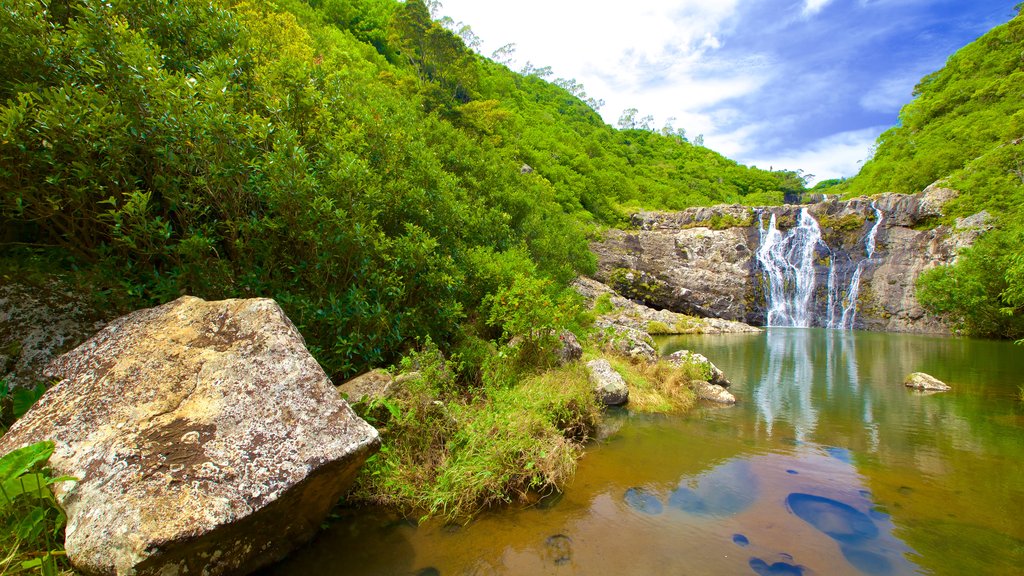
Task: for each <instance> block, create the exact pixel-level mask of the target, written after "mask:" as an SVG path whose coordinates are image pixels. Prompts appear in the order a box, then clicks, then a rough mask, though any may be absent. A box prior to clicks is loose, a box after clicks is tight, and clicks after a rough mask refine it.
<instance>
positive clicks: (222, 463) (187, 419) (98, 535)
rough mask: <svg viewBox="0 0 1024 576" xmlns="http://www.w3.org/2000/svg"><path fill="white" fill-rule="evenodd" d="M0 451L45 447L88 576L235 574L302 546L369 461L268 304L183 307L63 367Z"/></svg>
mask: <svg viewBox="0 0 1024 576" xmlns="http://www.w3.org/2000/svg"><path fill="white" fill-rule="evenodd" d="M48 372H49V374H50V375H52V376H54V377H59V378H61V381H60V382H59V383H58V384H57V385H56V386H54V387H53V388H52V389H50V390H49V391H48V392H47V393H46V394H45V395H44V396H43V398H42V399H40V401H39V402H38V403H37V405H36V406H35V407H34V408H33V409H32V410H31V411H29V413H28V414H26V415H25V416H24V417H23V418H22V419H21V420H19V421H18V422H17V423H16V424H15V425H14V426H13V427H12V428H11V430H10V432H9V433H8V434H7V435H6V436H4V437H3V438H0V453H5V452H7V451H9V450H12V449H14V448H17V447H19V446H23V445H26V444H30V443H32V442H35V441H38V440H41V439H52V440H53V441H54V442H55V444H56V451H55V452H54V455H53V457H52V458H51V459H50V464H51V467H52V468H53V470H54V473H55V475H70V476H74V477H76V478H78V481H76V482H65V483H63V484H61V485H59V486H57V487H56V490H55V493H56V497H57V501H58V502H59V503H60V505H61V506H62V507H63V509H64V510H65V511H66V512H67V515H68V522H67V529H66V539H65V546H66V549H67V553H68V557H69V559H70V560H71V562H72V564H74V566H75V567H76V568H77V569H78V570H79V571H80V572H82V573H85V574H115V573H116V574H137V575H145V574H211V575H215V574H227V573H230V574H241V573H247V572H251V571H253V570H255V569H257V568H259V567H260V566H263V565H265V564H268V563H270V562H273V561H276V560H279V559H280V558H282V557H283V556H284V555H285V554H287V553H288V552H289V551H291V550H292V549H293V548H295V547H296V546H298V545H300V544H302V543H303V542H304V541H305V540H307V539H309V538H310V537H311V536H312V535H313V534H314V533H315V532H316V531H317V529H318V528H319V526H320V523H321V522H322V521H323V519H324V517H325V516H326V514H327V513H328V511H329V510H330V508H331V507H332V506H333V505H334V504H335V503H336V502H337V500H338V498H339V497H340V496H341V495H342V494H343V493H344V492H345V491H347V490H348V488H349V486H350V485H351V482H352V479H353V477H354V475H355V473H356V471H357V470H358V468H359V467H360V466H361V465H362V463H363V462H364V461H365V459H366V458H367V457H368V456H369V455H370V454H371V453H373V452H374V451H375V450H376V449H377V448H378V446H379V444H380V440H379V437H378V435H377V431H376V430H374V429H373V428H372V427H371V426H370V425H369V424H367V423H366V422H364V421H363V420H361V419H360V418H358V417H357V416H356V415H355V414H354V413H353V412H352V410H351V409H350V408H349V406H348V404H346V403H345V402H344V401H343V400H341V399H340V398H339V396H338V393H337V391H336V390H335V388H334V386H333V385H332V384H331V382H330V380H329V379H328V378H327V375H326V374H324V372H323V370H322V369H321V368H320V366H319V365H318V364H317V362H316V360H314V359H313V357H312V356H310V355H309V353H308V352H307V351H306V348H305V345H304V342H303V340H302V336H301V335H300V334H299V333H298V331H297V330H296V329H295V327H294V326H293V325H292V323H291V322H290V321H289V320H288V318H287V317H286V316H285V315H284V312H282V311H281V309H280V307H278V305H277V304H276V303H275V302H273V301H272V300H266V299H252V300H225V301H221V302H205V301H203V300H200V299H198V298H191V297H183V298H179V299H178V300H175V301H174V302H171V303H168V304H165V305H163V306H159V307H156V308H151V309H147V310H140V311H138V312H135V313H132V314H129V315H128V316H125V317H122V318H120V319H117V320H115V321H113V322H112V323H110V324H109V325H108V326H107V327H106V328H104V329H103V330H102V331H101V332H99V333H98V334H96V335H95V336H94V337H93V338H92V339H90V340H89V341H87V342H86V343H84V344H82V345H81V346H79V347H78V348H76V349H75V350H72V351H71V352H69V353H67V354H65V355H64V356H61V357H60V358H58V359H57V360H55V361H54V362H53V363H52V364H51V365H50V367H49V369H48Z"/></svg>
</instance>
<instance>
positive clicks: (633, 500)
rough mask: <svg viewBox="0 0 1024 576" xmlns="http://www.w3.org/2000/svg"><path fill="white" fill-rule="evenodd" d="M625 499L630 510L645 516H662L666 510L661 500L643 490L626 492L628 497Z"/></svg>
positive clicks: (632, 489)
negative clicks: (662, 512)
mask: <svg viewBox="0 0 1024 576" xmlns="http://www.w3.org/2000/svg"><path fill="white" fill-rule="evenodd" d="M623 499H624V500H625V501H626V504H627V505H628V506H629V507H630V508H632V509H633V510H636V511H637V512H643V513H644V514H651V515H654V514H661V511H662V510H663V509H664V506H662V504H661V500H658V497H657V496H655V495H654V494H651V493H650V492H648V491H647V490H644V489H643V488H630V489H629V490H626V495H625V496H624V497H623Z"/></svg>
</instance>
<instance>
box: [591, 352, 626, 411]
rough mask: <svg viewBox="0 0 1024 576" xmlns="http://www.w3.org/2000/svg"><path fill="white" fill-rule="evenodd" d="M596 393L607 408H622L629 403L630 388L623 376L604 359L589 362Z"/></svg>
mask: <svg viewBox="0 0 1024 576" xmlns="http://www.w3.org/2000/svg"><path fill="white" fill-rule="evenodd" d="M587 371H588V372H589V377H590V383H591V384H593V386H594V393H595V394H597V397H598V399H600V400H601V402H603V403H604V404H605V405H606V406H621V405H622V404H625V403H626V402H628V401H629V388H628V387H627V386H626V381H625V380H624V379H623V378H622V375H621V374H619V373H618V372H616V371H615V369H614V368H612V365H611V363H609V362H608V361H607V360H605V359H604V358H601V359H598V360H591V361H590V362H587Z"/></svg>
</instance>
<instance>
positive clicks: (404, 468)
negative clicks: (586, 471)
mask: <svg viewBox="0 0 1024 576" xmlns="http://www.w3.org/2000/svg"><path fill="white" fill-rule="evenodd" d="M431 354H432V353H431ZM432 358H433V360H432V361H431V362H433V363H434V364H433V366H434V368H431V367H428V365H427V364H429V362H426V359H425V358H424V357H423V356H422V355H419V356H417V357H416V359H415V360H411V361H410V362H411V364H410V365H416V364H417V362H418V368H419V370H420V374H421V375H420V377H419V378H414V379H412V380H407V381H405V382H404V384H403V388H402V389H401V390H400V391H399V392H398V395H397V397H396V398H395V399H394V400H393V401H391V406H392V408H389V410H388V411H387V412H381V411H378V412H377V415H378V417H377V420H376V422H375V425H376V426H377V427H378V429H379V430H380V431H381V437H382V448H381V451H380V452H379V453H378V454H376V455H374V456H373V457H371V459H370V460H369V461H368V462H367V464H366V466H365V467H364V468H363V470H362V471H361V472H360V475H359V477H358V478H357V481H356V486H355V488H354V489H353V492H352V494H351V495H350V496H349V500H350V501H354V502H373V503H377V504H386V505H391V506H394V507H397V508H399V509H401V510H403V511H405V512H408V513H420V514H425V515H444V516H446V517H449V518H453V519H455V518H466V517H468V516H472V515H473V514H475V513H477V512H479V511H480V510H482V509H483V508H485V507H487V506H490V505H494V504H499V503H508V502H513V501H517V500H529V499H530V498H531V496H532V495H534V494H537V493H546V492H550V491H552V490H557V489H558V487H560V486H561V485H562V484H563V483H564V482H565V481H566V480H567V479H568V478H569V476H570V475H571V474H572V472H573V470H574V469H575V462H576V459H577V458H578V456H579V455H580V453H581V451H582V441H583V440H584V439H585V438H586V437H587V435H588V434H589V432H590V430H592V428H593V426H594V425H595V423H596V419H597V417H598V411H597V410H598V409H597V405H596V400H595V399H594V395H593V393H592V392H591V390H590V385H589V382H588V380H587V375H586V368H585V367H584V366H582V364H580V363H576V364H573V365H570V366H567V367H565V368H561V369H558V370H554V371H550V372H546V373H544V374H541V375H534V376H529V375H526V374H522V375H521V377H520V378H519V379H518V382H517V383H516V385H515V386H507V385H505V384H504V383H502V384H499V385H491V384H485V385H484V386H483V388H479V389H476V390H475V392H473V393H470V394H467V393H466V392H467V391H466V390H462V391H460V392H459V393H458V394H455V393H453V389H452V388H451V387H449V386H444V385H442V386H438V385H437V384H436V383H432V382H431V377H429V376H426V375H425V374H430V373H432V374H437V373H438V372H439V371H440V372H441V373H443V374H453V373H454V372H455V371H454V370H448V369H447V368H437V366H442V365H443V366H447V364H446V363H444V362H440V363H439V362H438V358H437V357H436V356H432ZM444 378H446V376H445V377H442V380H444Z"/></svg>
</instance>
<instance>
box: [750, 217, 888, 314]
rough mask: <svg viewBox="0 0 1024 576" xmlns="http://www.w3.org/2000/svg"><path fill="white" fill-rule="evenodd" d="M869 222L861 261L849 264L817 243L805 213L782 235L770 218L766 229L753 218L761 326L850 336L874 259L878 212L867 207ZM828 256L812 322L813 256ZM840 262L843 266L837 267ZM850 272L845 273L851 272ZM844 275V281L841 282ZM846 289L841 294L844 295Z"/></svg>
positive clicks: (879, 220) (760, 220) (814, 226)
mask: <svg viewBox="0 0 1024 576" xmlns="http://www.w3.org/2000/svg"><path fill="white" fill-rule="evenodd" d="M871 209H872V210H873V211H874V216H875V218H874V222H873V223H872V224H871V228H870V229H869V230H868V233H867V234H866V235H865V237H864V254H865V257H864V258H861V259H860V260H858V261H857V263H856V265H854V264H853V262H854V259H853V258H852V257H851V256H850V255H849V254H848V253H846V252H845V251H844V250H841V249H840V247H836V248H831V247H829V246H828V244H826V243H825V241H824V240H823V239H822V233H821V227H820V226H819V224H818V222H817V221H816V220H815V219H814V217H813V216H812V215H811V213H810V212H809V211H808V210H807V208H801V209H800V215H799V217H798V219H797V222H796V226H795V227H794V228H792V229H791V230H789V231H788V232H786V233H783V232H782V231H780V230H779V229H778V224H777V221H776V216H775V214H774V213H773V214H771V217H770V218H769V221H768V224H767V225H765V222H764V213H763V212H762V213H761V214H759V215H758V231H759V233H760V245H759V246H758V248H757V252H756V258H757V262H758V264H759V266H760V269H761V273H762V274H763V278H764V284H765V300H766V308H767V311H766V314H765V325H766V326H794V327H807V326H812V325H814V326H825V327H828V328H835V329H840V330H851V329H853V327H854V322H855V321H856V317H857V298H858V297H859V296H860V281H861V276H862V275H863V273H864V270H865V268H866V267H867V265H868V264H870V263H871V262H872V261H873V260H872V259H873V258H874V255H875V246H876V241H877V238H878V228H879V226H880V225H881V224H882V220H883V214H882V211H881V210H880V209H879V208H878V207H877V206H876V205H875V203H874V202H872V203H871ZM816 252H819V253H821V254H822V255H824V254H827V255H828V281H827V286H826V298H827V300H826V303H825V309H824V317H822V318H816V317H815V316H814V310H813V309H814V292H815V284H816V270H815V253H816ZM843 259H844V260H843ZM840 260H843V261H842V262H841V261H840ZM851 267H852V269H853V272H852V273H850V272H849V271H850V269H851ZM847 275H848V278H849V279H848V281H844V280H843V277H844V276H847ZM844 288H845V290H844Z"/></svg>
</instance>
